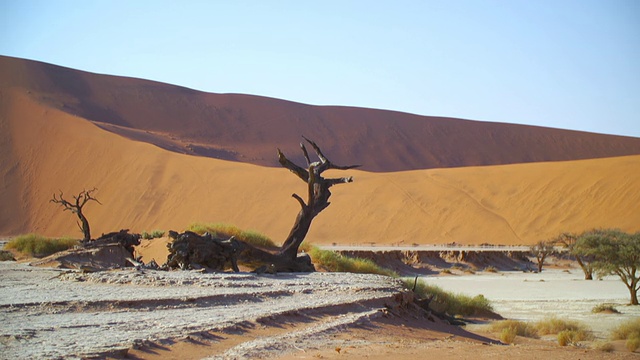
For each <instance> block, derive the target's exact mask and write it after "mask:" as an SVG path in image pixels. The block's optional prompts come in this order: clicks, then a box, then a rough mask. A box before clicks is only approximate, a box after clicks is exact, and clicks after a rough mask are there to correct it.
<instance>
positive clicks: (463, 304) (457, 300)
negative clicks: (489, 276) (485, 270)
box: [404, 279, 493, 316]
mask: <svg viewBox="0 0 640 360" xmlns="http://www.w3.org/2000/svg"><path fill="white" fill-rule="evenodd" d="M404 283H405V286H406V287H407V288H409V289H411V288H413V285H414V279H404ZM415 293H416V295H417V296H418V297H421V298H432V300H431V303H430V304H429V306H430V307H431V308H432V309H433V310H435V311H440V312H446V313H448V314H449V315H461V316H470V315H474V314H478V313H482V312H491V311H493V306H491V302H490V301H489V300H488V299H487V298H485V297H484V296H483V295H477V296H473V297H471V296H469V295H464V294H454V293H451V292H448V291H445V290H443V289H442V288H440V287H439V286H436V285H429V284H427V283H426V282H424V281H423V280H420V281H418V282H417V283H416V289H415Z"/></svg>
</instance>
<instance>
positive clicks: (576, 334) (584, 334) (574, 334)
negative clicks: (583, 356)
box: [557, 329, 593, 346]
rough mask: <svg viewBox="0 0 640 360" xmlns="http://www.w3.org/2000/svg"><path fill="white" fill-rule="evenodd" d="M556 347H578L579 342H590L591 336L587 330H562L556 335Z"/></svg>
mask: <svg viewBox="0 0 640 360" xmlns="http://www.w3.org/2000/svg"><path fill="white" fill-rule="evenodd" d="M557 338H558V345H560V346H567V345H574V346H575V345H578V343H579V342H580V341H585V340H591V339H593V336H592V335H591V333H590V332H589V331H587V330H584V329H582V330H562V331H560V332H559V333H558V336H557Z"/></svg>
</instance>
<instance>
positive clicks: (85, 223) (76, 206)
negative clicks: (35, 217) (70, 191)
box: [49, 188, 102, 242]
mask: <svg viewBox="0 0 640 360" xmlns="http://www.w3.org/2000/svg"><path fill="white" fill-rule="evenodd" d="M96 190H98V189H96V188H93V189H91V190H82V191H81V192H80V193H79V194H78V195H73V196H72V197H73V201H67V200H66V199H65V198H64V197H63V196H64V194H63V193H62V190H60V195H58V196H56V194H53V198H52V199H51V200H49V202H52V203H54V204H58V205H60V206H62V208H63V209H62V210H63V211H67V210H69V211H71V212H72V213H74V214H76V215H77V216H78V222H76V224H77V225H78V227H79V228H80V231H82V233H83V234H84V238H83V239H82V241H85V242H86V241H89V240H91V229H90V227H89V220H87V217H86V216H85V215H84V213H83V212H82V209H83V208H84V206H85V205H86V204H87V202H89V201H95V202H97V203H98V204H100V205H102V203H101V202H100V201H98V199H96V198H95V197H94V196H93V195H92V194H93V193H94V192H95V191H96Z"/></svg>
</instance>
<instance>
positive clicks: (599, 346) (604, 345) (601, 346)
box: [592, 341, 614, 352]
mask: <svg viewBox="0 0 640 360" xmlns="http://www.w3.org/2000/svg"><path fill="white" fill-rule="evenodd" d="M592 347H593V348H594V349H596V350H600V351H602V352H612V351H613V350H614V347H613V344H612V343H610V342H604V341H602V342H601V341H599V342H596V343H594V344H593V345H592Z"/></svg>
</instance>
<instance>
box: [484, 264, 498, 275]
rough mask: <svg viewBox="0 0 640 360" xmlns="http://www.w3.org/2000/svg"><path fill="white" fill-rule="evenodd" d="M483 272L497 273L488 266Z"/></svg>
mask: <svg viewBox="0 0 640 360" xmlns="http://www.w3.org/2000/svg"><path fill="white" fill-rule="evenodd" d="M484 271H486V272H490V273H497V272H498V269H496V268H495V266H491V265H489V266H487V267H486V268H484Z"/></svg>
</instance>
